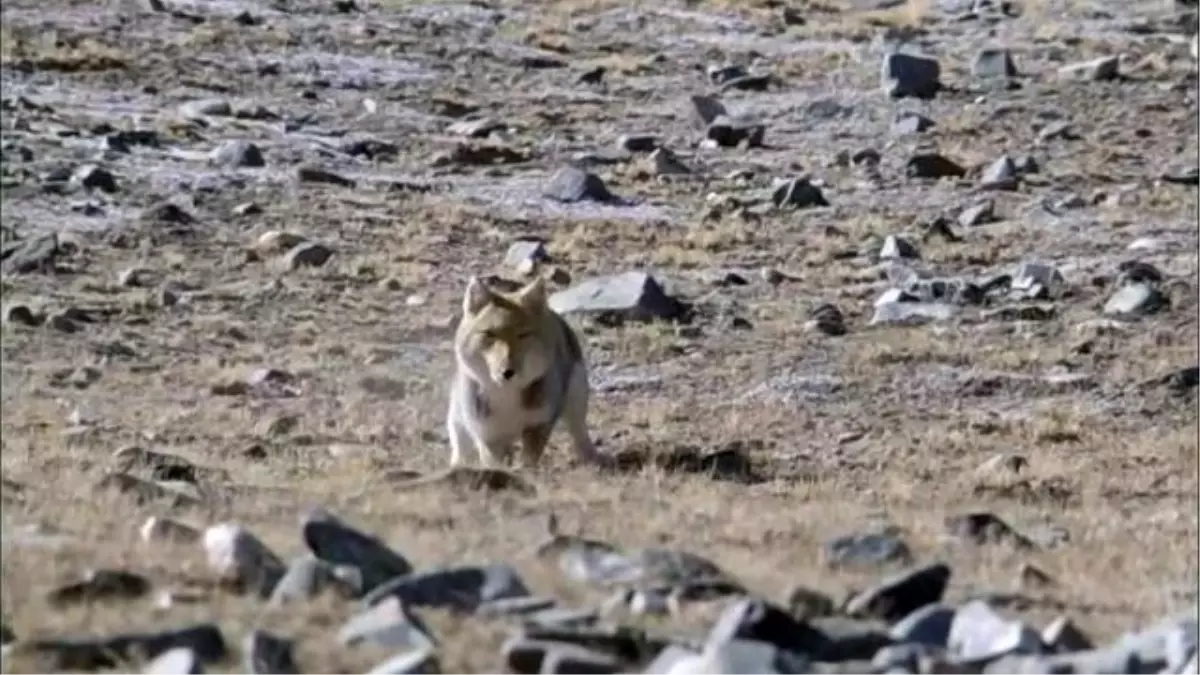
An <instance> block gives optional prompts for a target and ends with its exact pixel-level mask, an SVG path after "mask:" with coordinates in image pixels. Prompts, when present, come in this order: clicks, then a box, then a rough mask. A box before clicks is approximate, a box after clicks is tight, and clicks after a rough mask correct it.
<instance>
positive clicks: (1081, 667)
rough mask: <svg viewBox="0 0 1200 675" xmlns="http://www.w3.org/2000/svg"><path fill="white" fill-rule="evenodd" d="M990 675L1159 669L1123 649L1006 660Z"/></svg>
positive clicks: (1110, 674)
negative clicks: (1149, 665)
mask: <svg viewBox="0 0 1200 675" xmlns="http://www.w3.org/2000/svg"><path fill="white" fill-rule="evenodd" d="M983 672H984V673H985V674H987V675H991V674H993V673H995V675H1002V674H1013V673H1016V674H1018V675H1054V674H1056V673H1091V674H1095V675H1120V674H1121V673H1147V674H1149V673H1155V672H1158V670H1157V669H1154V668H1152V667H1148V666H1147V664H1143V663H1142V662H1141V661H1140V660H1139V659H1138V656H1137V653H1136V652H1133V651H1130V650H1128V649H1124V648H1120V647H1107V648H1104V649H1093V650H1090V651H1086V652H1073V653H1071V654H1058V655H1055V656H1020V655H1011V656H1005V657H1002V658H999V659H996V660H994V661H992V662H991V663H989V664H987V666H985V667H984V669H983Z"/></svg>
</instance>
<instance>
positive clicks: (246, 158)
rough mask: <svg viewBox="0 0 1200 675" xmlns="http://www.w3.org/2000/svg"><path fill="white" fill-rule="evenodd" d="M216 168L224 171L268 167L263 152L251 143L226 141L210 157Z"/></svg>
mask: <svg viewBox="0 0 1200 675" xmlns="http://www.w3.org/2000/svg"><path fill="white" fill-rule="evenodd" d="M209 160H210V161H211V162H212V164H213V165H214V166H218V167H221V168H224V169H239V168H243V167H245V168H259V167H264V166H266V165H267V160H266V159H264V158H263V154H262V150H261V149H260V148H259V147H258V146H257V145H255V144H254V143H251V142H250V141H225V142H224V143H222V144H221V145H218V146H217V147H216V148H215V149H214V150H213V151H212V154H211V155H209Z"/></svg>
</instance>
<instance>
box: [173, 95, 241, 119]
mask: <svg viewBox="0 0 1200 675" xmlns="http://www.w3.org/2000/svg"><path fill="white" fill-rule="evenodd" d="M179 112H180V113H181V114H182V115H183V116H184V117H186V118H189V119H203V118H205V117H209V116H212V117H228V116H230V115H233V106H232V105H231V104H230V103H229V101H227V100H225V99H223V98H202V99H198V100H195V101H188V102H186V103H184V104H183V105H181V106H179Z"/></svg>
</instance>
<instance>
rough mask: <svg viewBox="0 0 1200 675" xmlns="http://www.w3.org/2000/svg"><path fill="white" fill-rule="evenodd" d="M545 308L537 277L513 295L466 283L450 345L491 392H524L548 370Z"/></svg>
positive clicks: (476, 280)
mask: <svg viewBox="0 0 1200 675" xmlns="http://www.w3.org/2000/svg"><path fill="white" fill-rule="evenodd" d="M549 311H550V310H549V308H548V306H547V304H546V284H545V281H543V280H542V279H541V278H540V277H539V278H537V279H535V280H533V281H532V282H530V283H529V284H527V285H525V286H524V287H523V288H521V289H519V290H517V291H516V292H513V293H502V292H500V291H497V290H495V289H492V288H489V287H488V286H487V285H486V284H485V283H484V282H483V281H482V280H480V279H479V278H478V277H471V280H470V281H469V282H468V283H467V290H466V292H465V293H464V294H463V317H462V323H461V324H460V325H459V330H458V336H457V339H456V341H455V346H456V351H457V354H458V359H459V362H460V363H461V364H462V365H463V366H465V367H466V368H467V369H469V370H470V371H471V372H472V373H473V374H474V375H475V376H476V378H477V379H479V380H483V381H485V382H486V381H489V380H490V381H491V382H492V383H493V384H494V385H495V386H501V387H507V386H516V387H525V386H527V385H529V384H531V383H533V382H534V381H536V380H537V379H538V378H540V377H541V376H542V375H544V374H545V373H546V371H547V370H548V369H549V368H550V365H551V359H552V353H553V349H554V345H553V344H552V343H551V342H550V340H549V336H548V335H547V331H546V330H545V328H544V327H545V325H546V322H545V319H546V315H547V312H549Z"/></svg>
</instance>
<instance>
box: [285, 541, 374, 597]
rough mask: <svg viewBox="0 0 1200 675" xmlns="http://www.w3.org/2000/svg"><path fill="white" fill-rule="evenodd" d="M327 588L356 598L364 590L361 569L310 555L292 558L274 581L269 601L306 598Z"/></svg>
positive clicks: (314, 595)
mask: <svg viewBox="0 0 1200 675" xmlns="http://www.w3.org/2000/svg"><path fill="white" fill-rule="evenodd" d="M326 588H333V589H336V591H337V592H338V594H339V595H340V596H342V597H344V598H358V597H360V596H361V595H362V592H363V588H362V572H361V571H359V569H358V568H357V567H354V566H352V565H331V564H329V563H327V562H325V561H324V560H321V559H319V558H317V557H316V556H314V555H311V554H309V555H302V556H299V557H297V558H293V559H292V560H291V562H289V563H288V566H287V571H285V572H284V574H283V577H282V578H281V579H280V580H279V583H277V584H275V588H274V590H272V592H271V599H270V604H272V605H283V604H287V603H290V602H298V601H305V600H309V599H312V598H314V597H316V596H317V595H319V594H320V593H321V592H322V591H324V590H325V589H326Z"/></svg>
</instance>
